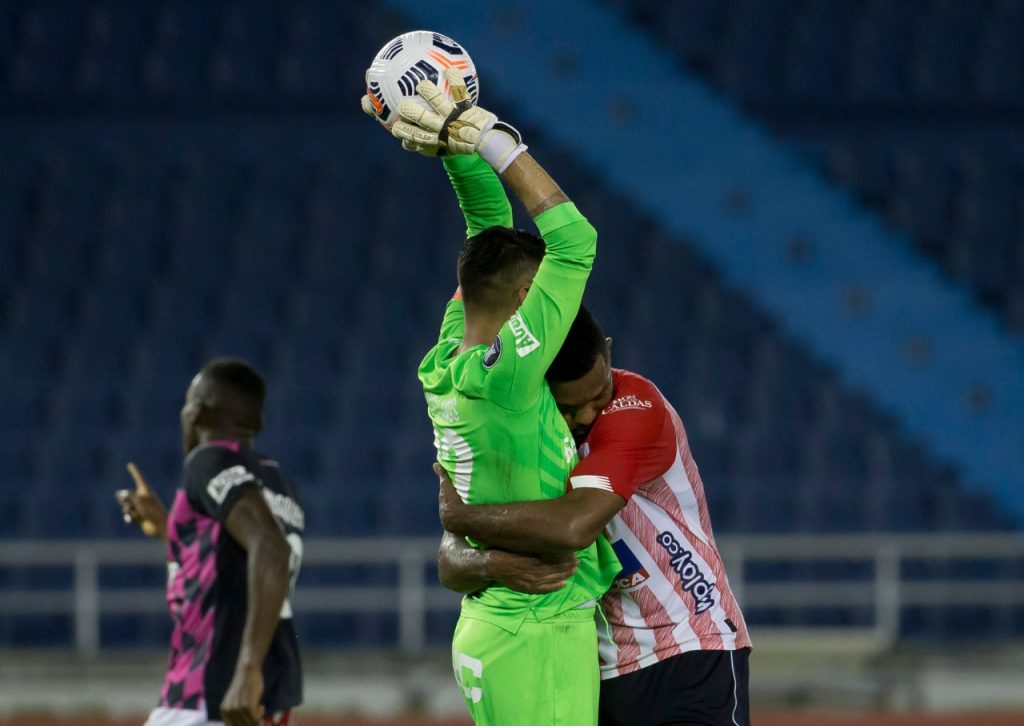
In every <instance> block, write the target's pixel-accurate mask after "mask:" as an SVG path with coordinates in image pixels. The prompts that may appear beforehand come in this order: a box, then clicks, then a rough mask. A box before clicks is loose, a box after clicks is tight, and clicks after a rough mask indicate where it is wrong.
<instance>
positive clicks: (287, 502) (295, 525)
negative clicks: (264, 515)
mask: <svg viewBox="0 0 1024 726" xmlns="http://www.w3.org/2000/svg"><path fill="white" fill-rule="evenodd" d="M263 498H264V499H265V500H266V501H267V506H268V507H269V508H270V513H271V514H273V515H274V516H275V517H277V518H278V519H280V520H281V521H282V522H284V523H285V524H287V525H288V526H289V527H291V528H292V529H305V527H306V515H305V513H304V512H303V511H302V507H300V506H299V504H298V502H296V501H295V500H294V499H292V498H291V497H289V496H285V495H284V494H278V493H277V492H273V491H271V490H269V489H267V488H266V487H264V489H263Z"/></svg>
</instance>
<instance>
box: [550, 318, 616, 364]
mask: <svg viewBox="0 0 1024 726" xmlns="http://www.w3.org/2000/svg"><path fill="white" fill-rule="evenodd" d="M599 355H608V346H607V344H606V342H605V336H604V331H603V330H601V326H600V325H598V323H597V320H595V319H594V316H593V315H591V314H590V311H589V310H587V308H586V306H585V305H582V304H581V305H580V311H579V312H578V313H576V319H575V320H573V321H572V326H571V327H570V328H569V334H568V335H567V336H565V342H564V343H562V347H561V349H560V350H559V351H558V355H556V356H555V359H554V360H553V361H551V365H550V366H548V372H547V379H548V381H550V382H552V383H566V382H568V381H575V380H577V379H579V378H582V377H583V376H585V375H587V373H589V372H590V369H591V368H593V367H594V363H596V362H597V357H598V356H599Z"/></svg>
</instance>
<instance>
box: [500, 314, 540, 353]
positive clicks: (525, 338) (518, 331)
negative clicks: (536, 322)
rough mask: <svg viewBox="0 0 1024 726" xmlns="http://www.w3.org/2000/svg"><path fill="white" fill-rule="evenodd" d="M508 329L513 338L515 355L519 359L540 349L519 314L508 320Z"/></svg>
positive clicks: (538, 342) (538, 343) (537, 341)
mask: <svg viewBox="0 0 1024 726" xmlns="http://www.w3.org/2000/svg"><path fill="white" fill-rule="evenodd" d="M508 327H509V329H511V331H512V336H513V337H514V338H515V341H516V353H517V354H518V355H519V357H520V358H525V357H526V356H528V355H530V353H532V352H533V351H535V350H537V348H539V347H540V341H539V340H537V338H536V337H534V335H533V333H531V332H530V329H529V328H528V327H526V321H525V320H523V316H522V315H521V314H520V313H519V312H516V314H515V315H513V316H512V317H511V318H509V319H508Z"/></svg>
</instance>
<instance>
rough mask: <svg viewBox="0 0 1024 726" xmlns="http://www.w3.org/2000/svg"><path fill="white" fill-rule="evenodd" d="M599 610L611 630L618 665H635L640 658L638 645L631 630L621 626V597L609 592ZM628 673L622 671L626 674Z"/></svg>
mask: <svg viewBox="0 0 1024 726" xmlns="http://www.w3.org/2000/svg"><path fill="white" fill-rule="evenodd" d="M601 608H602V610H603V611H604V615H605V617H606V618H607V619H608V624H609V625H611V628H612V640H613V641H614V642H615V647H616V649H617V651H618V659H619V662H620V663H630V662H632V663H635V662H636V659H637V658H639V657H640V645H639V644H638V643H637V642H636V632H635V631H634V630H633V628H630V627H624V626H622V625H621V623H622V621H623V619H624V616H623V613H622V596H621V595H620V594H619V593H617V592H615V591H611V592H609V593H608V594H607V595H605V596H604V598H603V599H602V600H601ZM626 672H628V671H623V673H626Z"/></svg>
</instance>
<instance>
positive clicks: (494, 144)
mask: <svg viewBox="0 0 1024 726" xmlns="http://www.w3.org/2000/svg"><path fill="white" fill-rule="evenodd" d="M445 79H446V80H447V81H448V85H449V86H450V87H451V91H452V99H454V102H453V101H452V99H449V98H448V97H447V96H445V95H444V94H443V93H442V92H441V89H439V88H438V87H437V86H435V85H434V84H433V83H431V82H430V81H420V82H419V84H418V85H417V86H416V93H418V94H419V96H420V97H421V98H422V99H423V100H424V101H426V102H427V103H428V104H429V106H430V108H423V107H422V106H420V105H418V104H416V103H414V102H412V101H403V102H402V103H401V104H400V105H399V107H398V115H399V116H401V117H402V120H401V121H398V122H396V123H395V125H394V126H392V127H391V133H392V134H393V135H394V136H395V137H397V138H399V139H401V140H402V145H403V146H404V147H405V148H407V149H408V148H412V149H413V150H416V151H419V150H420V149H435V148H436V149H437V153H438V154H441V155H444V154H457V155H463V154H474V153H477V154H480V156H481V157H482V158H483V159H484V161H486V162H487V163H488V164H490V165H491V168H493V169H494V170H495V171H496V172H498V173H499V174H501V173H502V172H504V171H505V169H507V168H508V165H509V164H511V163H512V161H513V160H514V159H515V158H516V157H517V156H519V155H520V154H521V153H523V152H524V151H526V145H525V144H523V141H522V137H521V136H520V135H519V132H518V131H516V129H515V128H513V127H512V126H510V125H509V124H507V123H504V122H502V121H499V120H498V117H497V116H495V115H494V114H493V113H491V112H490V111H485V110H484V109H482V108H479V107H476V106H473V105H472V101H471V100H470V98H469V92H468V91H467V90H466V82H465V81H464V80H463V78H462V75H461V73H460V72H459V70H458V69H456V68H449V69H448V70H447V71H445ZM420 153H423V152H422V151H421V152H420Z"/></svg>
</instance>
